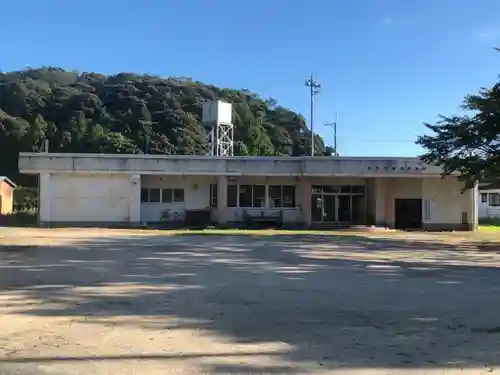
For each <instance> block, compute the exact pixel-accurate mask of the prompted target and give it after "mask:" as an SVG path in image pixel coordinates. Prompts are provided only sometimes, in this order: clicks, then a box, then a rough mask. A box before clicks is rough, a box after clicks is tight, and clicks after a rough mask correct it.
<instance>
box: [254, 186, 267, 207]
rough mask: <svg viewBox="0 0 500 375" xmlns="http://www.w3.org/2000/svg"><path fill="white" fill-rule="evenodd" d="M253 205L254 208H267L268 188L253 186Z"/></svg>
mask: <svg viewBox="0 0 500 375" xmlns="http://www.w3.org/2000/svg"><path fill="white" fill-rule="evenodd" d="M252 188H253V205H252V207H266V186H265V185H253V187H252Z"/></svg>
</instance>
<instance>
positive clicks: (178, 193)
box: [174, 189, 184, 202]
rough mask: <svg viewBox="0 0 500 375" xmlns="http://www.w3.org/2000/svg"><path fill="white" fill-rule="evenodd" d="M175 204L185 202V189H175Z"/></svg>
mask: <svg viewBox="0 0 500 375" xmlns="http://www.w3.org/2000/svg"><path fill="white" fill-rule="evenodd" d="M174 202H184V189H174Z"/></svg>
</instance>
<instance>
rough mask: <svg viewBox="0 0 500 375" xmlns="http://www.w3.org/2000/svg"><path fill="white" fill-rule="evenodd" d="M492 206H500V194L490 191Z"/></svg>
mask: <svg viewBox="0 0 500 375" xmlns="http://www.w3.org/2000/svg"><path fill="white" fill-rule="evenodd" d="M490 206H500V194H498V193H490Z"/></svg>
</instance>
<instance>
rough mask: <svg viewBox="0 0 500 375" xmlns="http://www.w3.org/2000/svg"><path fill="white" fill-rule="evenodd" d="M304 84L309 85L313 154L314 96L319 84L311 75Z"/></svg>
mask: <svg viewBox="0 0 500 375" xmlns="http://www.w3.org/2000/svg"><path fill="white" fill-rule="evenodd" d="M306 86H307V87H309V90H310V91H309V92H310V98H311V103H310V106H311V108H310V109H311V120H310V121H311V156H314V96H315V95H316V94H318V93H319V91H320V89H321V84H319V83H318V82H316V81H315V80H314V77H313V75H312V74H311V77H309V79H308V80H306Z"/></svg>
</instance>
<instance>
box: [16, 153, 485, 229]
mask: <svg viewBox="0 0 500 375" xmlns="http://www.w3.org/2000/svg"><path fill="white" fill-rule="evenodd" d="M19 169H20V171H21V173H26V174H37V175H39V185H40V186H39V187H40V189H39V194H40V197H39V198H40V200H39V201H40V206H39V220H40V223H41V224H42V225H51V224H65V223H76V224H78V223H82V224H84V223H109V224H111V223H128V224H137V223H144V222H169V221H172V222H182V220H183V219H184V218H185V217H186V215H188V214H189V212H190V211H196V210H206V211H207V212H209V213H210V218H211V219H210V220H211V221H213V222H214V223H216V224H220V225H238V224H239V223H242V222H244V221H245V220H246V219H248V218H259V217H266V216H267V217H272V216H278V215H279V217H280V218H281V221H282V223H283V225H284V226H289V227H310V226H314V225H321V224H360V225H380V226H385V227H392V228H400V229H417V228H422V229H429V230H450V229H457V230H459V229H461V230H474V229H475V228H476V227H477V216H478V215H477V199H476V197H477V189H476V188H475V189H469V190H466V191H463V189H462V187H463V185H462V183H461V182H460V181H459V180H458V179H457V178H456V177H454V176H450V177H446V178H441V170H440V168H438V167H435V166H430V165H426V164H424V163H423V162H421V161H420V160H419V159H417V158H364V157H357V158H355V157H210V156H165V155H115V154H105V155H103V154H51V153H21V154H20V157H19Z"/></svg>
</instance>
